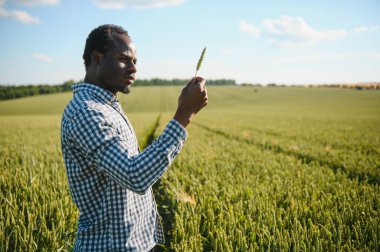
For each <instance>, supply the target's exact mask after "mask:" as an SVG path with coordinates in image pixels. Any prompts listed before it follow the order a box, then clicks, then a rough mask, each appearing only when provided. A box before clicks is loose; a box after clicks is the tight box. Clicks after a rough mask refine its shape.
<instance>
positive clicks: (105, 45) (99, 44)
mask: <svg viewBox="0 0 380 252" xmlns="http://www.w3.org/2000/svg"><path fill="white" fill-rule="evenodd" d="M115 35H127V36H128V37H129V35H128V32H127V31H126V30H124V28H123V27H121V26H117V25H113V24H104V25H100V26H98V27H97V28H95V29H94V30H92V31H91V32H90V34H89V35H88V37H87V39H86V46H85V48H84V52H83V59H84V65H85V67H86V70H87V68H88V66H89V65H90V62H91V53H92V52H93V51H94V50H96V51H98V52H100V53H105V52H107V50H109V49H110V45H111V44H110V42H111V41H112V40H114V37H115Z"/></svg>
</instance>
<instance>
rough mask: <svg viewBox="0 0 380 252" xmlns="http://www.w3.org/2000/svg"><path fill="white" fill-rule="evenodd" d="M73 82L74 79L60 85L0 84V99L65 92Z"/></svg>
mask: <svg viewBox="0 0 380 252" xmlns="http://www.w3.org/2000/svg"><path fill="white" fill-rule="evenodd" d="M74 83H75V81H74V80H69V81H66V82H64V83H63V84H62V85H27V86H0V100H9V99H16V98H22V97H26V96H33V95H41V94H52V93H60V92H67V91H70V90H71V85H72V84H74Z"/></svg>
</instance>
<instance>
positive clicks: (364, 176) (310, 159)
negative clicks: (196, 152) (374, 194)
mask: <svg viewBox="0 0 380 252" xmlns="http://www.w3.org/2000/svg"><path fill="white" fill-rule="evenodd" d="M192 124H194V125H196V126H197V127H200V128H202V129H204V130H207V131H209V132H212V133H214V134H217V135H220V136H222V137H224V138H227V139H229V140H236V141H238V142H242V143H246V144H249V145H254V146H256V147H258V148H259V149H261V150H266V151H272V152H274V153H279V154H284V155H286V156H290V157H294V158H296V159H297V160H299V161H301V163H303V164H306V165H311V164H318V165H320V166H327V167H329V168H330V169H331V170H333V171H334V172H335V173H337V172H338V171H341V172H342V173H344V174H346V176H347V178H349V179H357V180H358V181H359V182H364V181H366V182H367V183H368V184H375V185H377V184H379V183H380V178H379V177H378V176H377V175H376V174H375V175H373V174H369V173H365V172H357V171H355V170H349V169H347V168H346V167H345V166H344V165H342V164H338V163H335V162H332V161H328V160H323V159H318V158H316V157H314V156H312V155H308V154H305V153H300V152H297V151H294V150H288V149H285V148H283V147H281V146H280V145H276V144H273V143H269V142H265V143H260V142H257V141H255V140H253V139H245V138H241V137H239V136H236V135H233V134H229V133H228V132H225V131H222V130H218V129H215V128H211V127H208V126H206V125H203V124H200V123H197V122H192Z"/></svg>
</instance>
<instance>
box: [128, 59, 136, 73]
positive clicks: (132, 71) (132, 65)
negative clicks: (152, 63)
mask: <svg viewBox="0 0 380 252" xmlns="http://www.w3.org/2000/svg"><path fill="white" fill-rule="evenodd" d="M128 72H130V73H136V72H137V67H136V64H135V63H133V62H131V64H130V65H129V66H128Z"/></svg>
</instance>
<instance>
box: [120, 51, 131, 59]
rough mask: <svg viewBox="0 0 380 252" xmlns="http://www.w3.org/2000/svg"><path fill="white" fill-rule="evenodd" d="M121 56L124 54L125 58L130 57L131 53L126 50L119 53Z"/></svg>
mask: <svg viewBox="0 0 380 252" xmlns="http://www.w3.org/2000/svg"><path fill="white" fill-rule="evenodd" d="M120 55H121V56H124V57H127V58H130V59H131V58H132V57H131V55H130V54H129V53H128V52H121V53H120Z"/></svg>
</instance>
